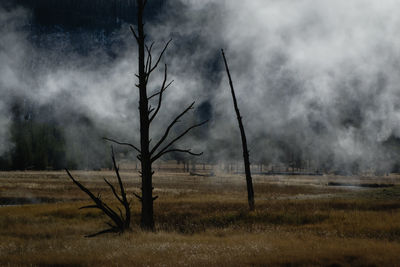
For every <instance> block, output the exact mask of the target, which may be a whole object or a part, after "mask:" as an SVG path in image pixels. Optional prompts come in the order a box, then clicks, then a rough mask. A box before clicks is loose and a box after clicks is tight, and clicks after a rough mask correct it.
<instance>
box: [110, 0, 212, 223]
mask: <svg viewBox="0 0 400 267" xmlns="http://www.w3.org/2000/svg"><path fill="white" fill-rule="evenodd" d="M147 1H148V0H136V3H137V13H138V14H137V30H135V29H134V27H133V26H131V31H132V34H133V35H134V37H135V39H136V42H137V44H138V53H139V56H138V59H139V61H138V70H139V73H138V74H137V75H136V76H137V78H138V80H139V83H138V84H136V86H137V87H138V89H139V112H140V149H139V148H137V147H136V146H134V145H132V144H129V143H121V142H118V141H115V140H112V139H107V140H108V141H112V142H114V143H117V144H120V145H128V146H130V147H132V148H133V149H135V150H136V151H137V152H138V156H137V157H138V159H139V160H140V161H141V172H140V174H141V178H142V188H141V189H142V195H141V196H137V197H138V198H139V200H140V201H141V203H142V213H141V220H140V226H141V228H142V229H144V230H151V231H152V230H154V216H153V215H154V212H153V202H154V200H156V199H157V198H158V197H157V196H155V197H153V189H154V188H153V181H152V180H153V174H154V171H153V169H152V164H153V163H154V162H155V161H156V160H157V159H159V158H160V157H162V156H164V155H165V154H167V153H171V152H173V153H175V152H181V153H188V154H190V155H194V156H199V155H202V153H192V152H191V150H190V149H180V148H176V147H175V143H176V142H177V141H178V140H179V139H181V138H183V137H184V136H185V135H186V134H187V133H189V132H190V131H191V130H192V129H194V128H196V127H199V126H201V125H203V124H205V123H206V122H207V121H203V122H201V123H198V124H195V125H192V126H191V127H189V128H187V129H186V130H185V131H183V132H182V133H180V134H179V135H178V136H177V137H175V138H173V139H172V140H170V141H169V142H167V141H168V139H169V135H170V131H171V129H172V128H173V127H174V125H175V124H176V123H178V122H179V120H180V119H181V117H182V116H184V115H185V114H186V113H187V112H188V111H189V110H191V109H193V106H194V104H195V103H194V102H193V103H192V104H190V105H189V106H188V107H187V108H186V109H185V110H184V111H183V112H181V113H180V114H179V115H177V116H176V117H175V119H174V120H173V121H172V122H171V123H170V124H169V125H168V127H167V129H166V130H165V132H164V133H163V134H162V135H161V138H160V139H159V140H158V141H157V142H156V143H155V145H154V146H153V147H150V140H151V138H150V125H151V123H152V122H153V120H154V119H155V118H156V116H157V114H158V112H159V111H160V108H161V104H162V101H163V94H164V91H165V90H167V88H168V87H169V86H170V85H171V84H172V82H173V81H171V82H169V83H168V82H167V80H168V68H167V65H166V64H165V65H164V79H163V82H162V84H161V87H160V89H159V91H158V92H154V93H152V94H148V92H147V84H148V82H149V78H150V76H151V74H152V73H153V71H154V70H155V69H157V67H158V66H159V63H160V61H161V59H162V57H163V55H164V53H165V51H166V50H167V48H168V45H169V44H170V42H171V40H169V41H168V42H167V43H166V44H165V46H164V48H163V49H162V50H161V53H160V54H159V56H158V57H157V59H156V60H155V61H153V56H152V48H153V45H154V43H151V44H150V45H149V46H148V45H147V44H146V41H145V38H146V35H145V32H144V23H143V13H144V9H145V6H146V3H147ZM152 99H157V101H156V105H155V106H156V107H155V108H153V107H152V106H151V105H150V102H151V100H152ZM165 143H166V144H165Z"/></svg>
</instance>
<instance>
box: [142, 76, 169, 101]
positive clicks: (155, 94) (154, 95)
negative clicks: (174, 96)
mask: <svg viewBox="0 0 400 267" xmlns="http://www.w3.org/2000/svg"><path fill="white" fill-rule="evenodd" d="M173 83H174V80H172V81H170V82H169V83H168V84H167V85H166V86H165V87H164V90H163V91H162V92H164V91H165V90H167V89H168V87H170V86H171V84H173ZM160 93H161V91H159V92H157V93H154V94H152V95H151V96H149V97H148V98H147V100H150V99H152V98H153V97H156V96H158V95H159V94H160Z"/></svg>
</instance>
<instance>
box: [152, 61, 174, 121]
mask: <svg viewBox="0 0 400 267" xmlns="http://www.w3.org/2000/svg"><path fill="white" fill-rule="evenodd" d="M167 79H168V67H167V64H165V69H164V80H163V83H162V85H161V89H160V92H159V97H158V105H157V108H156V111H155V112H154V113H153V115H152V116H151V117H150V120H149V121H150V123H151V122H152V121H153V120H154V118H155V117H156V116H157V113H158V112H159V111H160V108H161V103H162V96H163V93H164V91H165V90H166V89H167V88H168V87H169V86H170V85H171V83H172V82H170V83H169V84H168V85H167V86H165V83H166V82H167Z"/></svg>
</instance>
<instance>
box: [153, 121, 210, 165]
mask: <svg viewBox="0 0 400 267" xmlns="http://www.w3.org/2000/svg"><path fill="white" fill-rule="evenodd" d="M207 122H208V120H206V121H203V122H201V123H198V124H195V125H193V126H191V127H189V128H188V129H186V130H185V131H184V132H182V133H181V134H180V135H178V136H177V137H176V138H175V139H173V140H172V141H171V142H169V144H168V145H166V146H165V147H164V148H163V149H161V151H160V152H159V153H158V154H157V155H155V156H154V157H153V158H152V159H151V160H152V161H153V162H154V161H155V160H156V159H158V158H159V157H161V155H162V154H163V153H164V152H165V151H167V150H168V149H169V148H170V147H171V146H172V145H173V144H174V143H175V142H176V141H178V140H179V139H181V138H182V137H184V136H185V135H186V134H187V133H188V132H190V131H191V130H193V129H194V128H197V127H200V126H202V125H204V124H206V123H207Z"/></svg>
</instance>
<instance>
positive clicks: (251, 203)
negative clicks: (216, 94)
mask: <svg viewBox="0 0 400 267" xmlns="http://www.w3.org/2000/svg"><path fill="white" fill-rule="evenodd" d="M221 52H222V57H223V59H224V63H225V68H226V73H227V75H228V79H229V85H230V87H231V93H232V99H233V106H234V108H235V112H236V117H237V120H238V123H239V129H240V136H241V137H242V149H243V160H244V171H245V173H246V184H247V199H248V202H249V209H250V210H251V211H253V210H254V208H255V207H254V190H253V181H252V178H251V170H250V159H249V150H248V148H247V140H246V133H245V131H244V127H243V123H242V117H241V115H240V111H239V107H238V104H237V101H236V96H235V90H234V88H233V82H232V78H231V74H230V72H229V67H228V62H227V61H226V57H225V54H224V50H221Z"/></svg>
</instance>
